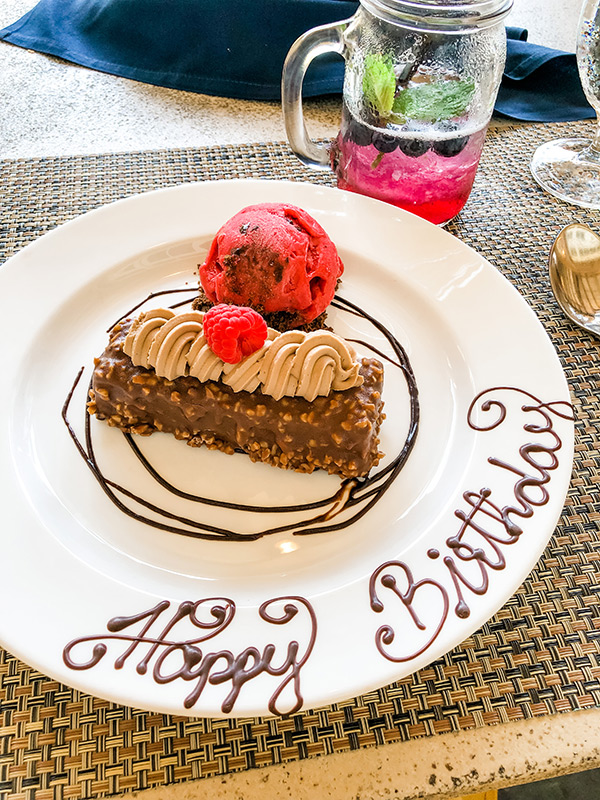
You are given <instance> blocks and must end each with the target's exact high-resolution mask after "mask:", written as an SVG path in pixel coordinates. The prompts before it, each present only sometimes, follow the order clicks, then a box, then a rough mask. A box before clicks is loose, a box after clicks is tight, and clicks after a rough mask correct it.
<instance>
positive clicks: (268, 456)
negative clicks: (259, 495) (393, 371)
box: [88, 320, 384, 478]
mask: <svg viewBox="0 0 600 800" xmlns="http://www.w3.org/2000/svg"><path fill="white" fill-rule="evenodd" d="M131 324H132V320H125V321H123V322H120V323H118V324H117V325H116V326H115V327H114V328H113V330H112V332H111V335H110V341H109V344H108V347H107V348H106V350H105V351H104V352H103V353H102V355H101V356H100V357H99V358H97V359H96V360H95V369H94V375H93V379H92V388H91V391H90V402H89V403H88V411H89V413H90V414H95V415H96V416H97V417H98V418H99V419H103V420H106V421H107V422H108V424H109V425H112V426H115V427H118V428H120V429H121V430H123V431H127V432H131V433H137V434H141V435H148V434H151V433H154V432H155V431H164V432H167V433H171V434H173V435H174V436H175V437H176V438H177V439H183V440H185V441H186V442H187V443H188V444H189V445H192V446H200V445H206V446H207V447H209V448H212V449H218V450H222V451H224V452H226V453H234V452H239V451H243V452H245V453H247V455H249V456H250V458H251V459H252V460H253V461H263V462H265V463H268V464H271V465H273V466H277V467H282V468H285V469H293V470H296V471H298V472H313V470H315V469H323V470H326V471H327V472H329V473H332V474H336V475H341V476H342V477H344V478H352V477H359V476H364V475H366V474H367V473H368V472H369V470H370V469H371V468H372V467H374V466H375V465H376V464H377V463H378V462H379V460H380V459H381V457H382V453H380V451H379V448H378V444H379V428H380V425H381V421H382V419H383V417H384V415H383V412H382V409H383V400H382V396H381V392H382V387H383V366H382V364H381V362H379V361H378V360H377V359H373V358H364V359H362V363H361V367H360V373H361V375H362V376H363V379H364V380H363V383H362V384H361V385H360V386H355V387H353V388H351V389H346V390H344V391H332V392H331V393H330V394H329V395H327V396H319V397H316V398H315V399H314V400H313V401H310V402H309V401H308V400H305V399H304V398H302V397H282V398H281V399H279V400H276V399H274V398H273V397H271V396H269V395H266V394H263V393H261V392H260V391H256V392H252V393H250V392H246V391H240V392H234V391H233V389H231V388H230V387H229V386H227V385H226V384H224V383H221V382H215V381H207V382H205V383H202V382H200V381H199V380H197V379H196V378H193V377H189V376H188V377H177V378H175V379H173V380H167V379H166V378H162V377H160V376H159V375H157V374H156V373H155V372H154V370H151V369H145V368H144V367H138V366H134V364H133V363H132V361H131V359H130V358H129V356H128V355H126V354H125V353H124V352H123V343H124V340H125V337H126V335H127V332H128V330H129V328H130V327H131Z"/></svg>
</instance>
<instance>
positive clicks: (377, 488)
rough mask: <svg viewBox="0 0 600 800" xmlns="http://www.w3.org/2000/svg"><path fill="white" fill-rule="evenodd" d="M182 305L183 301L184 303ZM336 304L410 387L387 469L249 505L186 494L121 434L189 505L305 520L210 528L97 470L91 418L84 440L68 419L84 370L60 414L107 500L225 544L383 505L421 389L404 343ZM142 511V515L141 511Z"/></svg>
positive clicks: (147, 519) (164, 526) (415, 421)
mask: <svg viewBox="0 0 600 800" xmlns="http://www.w3.org/2000/svg"><path fill="white" fill-rule="evenodd" d="M157 296H159V295H158V294H156V293H155V294H153V297H157ZM144 302H145V301H142V302H141V303H140V304H138V306H137V307H136V308H139V307H140V306H141V305H143V303H144ZM183 302H184V303H185V301H183ZM177 305H178V306H179V305H182V303H178V304H177ZM332 305H333V306H335V307H336V308H338V309H339V310H341V311H344V312H346V313H348V314H352V315H355V316H357V317H360V318H362V319H364V320H366V321H367V322H369V323H370V324H371V325H372V326H373V327H375V328H376V329H377V330H378V331H380V332H381V333H383V334H384V336H385V338H386V339H387V341H388V343H389V345H390V346H391V350H392V352H393V358H388V357H387V356H383V354H381V353H377V354H378V355H381V356H382V357H384V358H386V360H387V361H388V364H389V365H390V366H391V367H393V368H395V369H398V370H400V372H401V373H402V376H403V378H404V380H405V383H406V388H407V392H408V397H409V407H410V412H409V413H410V420H409V425H408V431H407V435H406V438H405V441H404V443H403V445H402V447H401V449H400V451H399V452H398V453H397V454H396V455H395V456H393V457H392V458H391V459H390V460H389V461H388V463H387V464H386V466H385V467H383V468H380V469H377V470H372V471H371V473H370V474H369V475H368V476H366V477H364V478H354V477H353V478H347V479H344V480H342V481H341V484H340V486H339V488H338V489H337V490H336V491H335V492H334V493H333V494H332V495H329V496H327V497H324V498H322V499H320V500H316V501H314V502H310V503H304V504H293V505H271V506H256V505H248V504H244V503H236V502H228V501H221V500H216V499H214V498H211V497H206V496H200V495H193V494H190V493H187V492H184V491H182V490H181V489H179V488H178V487H176V486H174V485H173V484H171V483H170V482H169V481H167V480H166V479H165V478H164V477H163V476H162V475H161V473H160V468H159V467H158V466H157V465H154V464H151V463H150V462H149V461H148V459H147V458H146V457H145V456H144V455H143V453H142V452H141V450H140V448H139V447H138V445H137V443H136V442H135V441H134V437H132V436H131V435H130V434H128V433H124V434H123V435H124V437H125V440H126V442H127V444H128V445H129V446H130V447H131V449H132V451H133V452H134V453H135V455H136V457H137V458H138V460H139V462H140V464H141V465H142V466H143V467H144V469H145V470H146V471H147V472H148V474H149V475H150V477H151V478H152V479H153V480H154V481H156V482H157V483H159V484H160V485H161V487H162V488H163V489H166V490H167V491H168V492H169V493H170V494H172V495H174V496H176V497H180V498H181V499H184V500H187V501H191V502H192V503H193V504H195V505H197V506H199V507H200V508H201V507H202V506H203V505H209V506H221V507H223V508H226V509H234V510H238V511H245V512H248V513H249V514H253V515H261V514H272V513H277V514H281V515H285V514H290V515H291V514H294V515H297V513H298V512H300V513H301V514H302V519H300V520H299V521H298V520H296V521H294V522H285V521H282V522H281V524H278V525H276V526H271V527H265V528H263V529H261V530H259V531H257V532H256V531H253V532H251V533H247V532H245V531H233V530H230V529H227V528H224V527H220V526H218V525H210V524H208V523H206V522H205V521H204V520H203V519H202V514H201V512H199V513H198V515H197V516H194V517H192V516H191V515H189V516H184V515H180V514H174V513H172V512H168V511H167V510H165V509H163V508H161V507H159V506H158V505H157V504H156V503H154V502H152V501H151V500H149V499H148V498H147V497H142V496H140V495H139V494H136V493H135V492H132V491H131V490H129V489H128V488H127V487H126V486H124V485H122V484H119V483H117V482H115V481H113V480H112V479H111V478H110V476H108V475H105V474H104V473H103V471H102V470H101V468H100V466H99V463H98V459H97V458H96V454H95V450H94V441H93V430H92V426H91V424H90V419H89V416H87V415H86V421H85V436H84V439H83V441H82V440H81V439H80V438H79V437H78V435H77V433H76V432H75V429H74V428H73V426H72V425H71V423H70V421H69V408H70V403H71V399H72V396H73V393H74V390H75V387H76V385H77V381H78V380H79V378H80V376H81V372H80V374H79V375H78V377H77V379H76V381H75V384H74V386H73V387H72V389H71V391H70V393H69V395H68V396H67V399H66V400H65V403H64V406H63V412H62V416H63V421H64V423H65V425H66V426H67V428H68V430H69V433H70V435H71V438H72V439H73V441H74V443H75V445H76V447H77V449H78V451H79V453H80V455H81V456H82V458H83V459H84V461H85V463H86V465H87V466H88V468H89V469H90V470H91V472H92V474H93V475H94V477H95V478H96V480H97V481H98V483H99V484H100V486H101V488H102V489H103V491H104V492H105V494H106V495H107V496H108V497H109V499H110V500H111V501H112V502H113V503H114V504H115V505H116V506H117V507H118V508H119V509H120V510H121V511H122V512H123V513H125V514H126V515H128V516H130V517H132V518H134V519H136V520H138V521H140V522H143V523H145V524H147V525H150V526H152V527H155V528H159V529H161V530H164V531H168V532H172V533H179V534H182V535H185V536H192V537H196V538H201V539H218V540H226V541H251V540H255V539H259V538H262V537H263V536H267V535H273V534H276V533H280V532H283V531H287V532H290V533H292V534H302V535H307V534H314V533H328V532H331V531H337V530H341V529H343V528H346V527H348V526H349V525H352V524H353V523H354V522H356V521H357V520H358V519H360V518H361V517H362V516H364V514H366V513H367V512H368V511H369V509H370V508H372V507H373V506H374V505H375V503H377V502H378V501H379V499H380V498H381V497H382V496H383V494H384V493H385V492H386V491H387V489H388V488H389V487H390V486H391V484H392V483H393V481H394V480H395V478H396V477H397V475H398V474H399V472H400V470H401V469H402V467H403V466H404V464H405V463H406V460H407V459H408V457H409V455H410V453H411V451H412V448H413V446H414V444H415V441H416V437H417V432H418V426H419V402H418V390H417V384H416V380H415V376H414V373H413V370H412V367H411V364H410V361H409V359H408V356H407V354H406V352H405V350H404V348H403V347H402V345H401V344H400V343H399V342H398V341H397V340H396V338H395V337H394V335H393V334H392V333H391V331H389V330H388V329H387V328H386V327H385V326H384V325H383V324H382V323H381V322H379V321H378V320H376V319H375V318H374V317H372V316H371V315H369V314H368V313H367V312H366V311H364V310H363V309H361V308H360V307H359V306H357V305H355V304H354V303H351V302H350V301H348V300H345V299H342V298H340V297H337V298H336V299H335V300H334V301H333V303H332ZM133 310H136V309H133ZM129 313H131V312H129ZM128 315H129V314H128ZM128 315H127V316H128ZM362 344H363V345H364V346H366V347H370V345H368V343H366V342H362ZM371 349H374V348H371ZM376 352H377V351H376ZM140 507H141V509H142V511H140V510H139V508H140ZM144 509H145V510H146V511H147V512H151V514H152V515H153V516H151V515H150V514H148V513H144V511H143V510H144Z"/></svg>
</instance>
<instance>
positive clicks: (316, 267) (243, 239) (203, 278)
mask: <svg viewBox="0 0 600 800" xmlns="http://www.w3.org/2000/svg"><path fill="white" fill-rule="evenodd" d="M343 271H344V266H343V264H342V262H341V260H340V257H339V255H338V252H337V250H336V247H335V245H334V244H333V242H332V241H331V239H330V238H329V236H328V235H327V233H325V231H324V230H323V228H322V227H321V225H319V223H318V222H317V221H316V220H315V219H313V217H311V216H310V214H308V213H307V212H306V211H304V210H303V209H301V208H298V207H297V206H292V205H288V204H287V203H259V204H258V205H253V206H247V207H246V208H243V209H242V210H241V211H239V212H238V213H237V214H236V215H235V216H233V217H232V218H231V219H230V220H229V221H228V222H226V223H225V224H224V225H223V226H222V228H221V229H220V230H219V231H218V233H217V235H216V236H215V238H214V240H213V242H212V245H211V248H210V251H209V253H208V256H207V258H206V261H205V262H204V263H203V264H202V265H201V266H200V282H201V284H202V288H203V289H204V291H205V293H206V296H207V297H208V299H209V300H210V301H211V302H212V303H233V304H235V305H240V306H251V307H252V308H254V309H256V310H257V311H260V312H261V313H262V312H266V313H269V314H270V313H275V312H279V311H286V312H290V313H292V314H296V315H297V316H298V318H299V319H300V320H301V321H303V322H305V323H308V322H312V320H313V319H315V318H316V317H318V316H319V314H322V313H323V311H325V309H326V308H327V306H328V305H329V303H330V302H331V300H332V299H333V295H334V292H335V287H336V284H337V280H338V278H339V277H340V275H341V274H342V272H343Z"/></svg>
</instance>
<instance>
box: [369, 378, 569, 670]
mask: <svg viewBox="0 0 600 800" xmlns="http://www.w3.org/2000/svg"><path fill="white" fill-rule="evenodd" d="M505 393H508V394H507V395H506V397H509V396H512V397H513V398H514V396H515V393H516V394H517V395H519V396H521V397H523V398H525V400H526V402H525V403H524V404H523V405H521V407H520V412H521V413H522V414H523V415H524V417H525V420H526V421H525V422H524V424H523V426H522V430H523V432H524V433H526V434H527V437H528V438H530V437H531V438H532V439H534V440H533V441H527V442H526V443H524V444H522V445H521V446H520V447H519V449H518V455H517V457H516V458H515V459H514V463H510V462H509V461H507V460H504V459H502V458H498V457H496V456H490V457H489V458H488V463H489V464H491V465H492V466H494V467H497V468H498V469H499V470H501V473H496V474H497V475H498V476H499V477H500V474H501V475H502V477H503V478H504V477H505V476H506V475H509V476H511V479H512V478H513V477H514V478H515V481H514V483H513V485H512V498H511V499H510V501H509V502H508V503H506V504H500V503H499V502H498V501H497V499H496V498H495V497H493V495H494V491H496V490H492V489H491V488H488V487H484V488H482V489H479V490H477V491H473V490H469V491H465V492H464V493H463V495H462V499H463V502H464V507H462V508H458V509H456V510H455V511H454V515H455V517H456V518H457V519H458V521H459V525H458V528H457V530H456V533H455V534H454V535H452V536H450V537H448V538H447V539H446V541H445V544H446V547H447V548H448V552H447V553H446V554H445V555H444V556H443V558H442V561H441V563H442V564H443V569H442V570H441V575H442V577H441V578H440V570H437V571H436V577H435V578H433V577H428V576H426V577H419V578H415V577H414V575H413V572H412V570H411V568H410V567H409V565H408V564H406V563H404V562H403V561H399V560H392V561H386V562H385V563H384V564H381V565H380V566H379V567H378V568H377V569H376V570H375V571H374V572H373V574H372V575H371V579H370V583H369V593H370V604H371V609H372V610H373V611H375V612H376V613H381V612H383V611H384V609H385V605H384V603H383V601H382V599H381V597H380V595H382V596H383V592H382V591H381V589H384V590H387V592H386V594H385V597H387V598H388V599H389V600H391V601H392V602H393V603H394V606H393V612H392V613H393V614H394V615H395V616H394V625H392V624H389V623H388V624H386V625H382V626H381V627H380V628H379V629H378V630H377V631H376V634H375V644H376V647H377V649H378V651H379V653H380V654H381V655H382V656H383V657H384V658H386V659H388V660H390V661H394V662H404V661H410V660H412V659H413V658H416V657H417V656H419V655H421V654H422V653H424V652H425V651H426V650H427V649H428V648H429V647H431V645H432V644H433V643H434V642H435V640H436V639H437V637H438V636H439V634H440V632H441V631H442V629H443V627H444V625H445V623H446V621H447V619H448V617H449V615H450V611H451V606H452V604H454V605H453V609H452V610H453V612H454V614H455V615H456V616H457V617H458V618H460V619H467V618H468V617H469V616H470V614H471V608H470V606H469V604H468V602H467V599H466V597H465V593H466V592H470V593H472V594H473V595H475V596H482V595H485V594H486V592H487V591H488V589H489V587H490V579H491V577H492V575H493V573H494V572H498V571H501V570H504V569H505V568H506V565H507V560H506V555H505V550H506V548H508V547H510V545H513V544H515V543H516V542H517V541H519V539H520V538H521V536H522V535H523V533H524V529H523V527H522V525H521V521H522V520H525V519H528V518H530V517H532V516H533V515H534V513H535V511H536V509H537V508H538V507H540V506H543V505H546V503H548V500H549V498H550V494H549V490H548V484H549V482H550V480H551V477H552V473H553V471H554V470H556V469H557V467H558V466H559V458H558V453H559V451H560V450H561V448H562V446H563V442H562V439H561V437H560V436H559V435H558V433H557V431H556V423H557V421H558V420H567V421H572V420H573V410H572V407H571V406H570V404H569V403H566V402H563V401H560V402H554V403H544V402H542V401H541V400H539V399H538V398H537V397H535V396H534V395H532V394H530V393H529V392H526V391H524V390H522V389H517V388H514V387H509V386H499V387H495V388H493V389H488V390H486V391H484V392H481V393H480V394H478V395H477V397H475V399H474V400H473V402H472V403H471V406H470V407H469V410H468V414H467V423H468V425H469V427H470V428H471V429H472V430H475V431H482V432H488V431H492V430H495V429H496V428H498V427H499V426H501V425H502V423H503V422H504V421H505V420H506V419H507V416H508V407H507V405H508V404H507V400H506V399H503V400H501V399H500V398H501V397H504V394H505ZM476 412H479V413H480V414H481V416H483V417H484V418H485V419H486V423H485V424H481V423H478V422H476V421H475V417H476ZM488 420H489V421H488ZM504 482H505V481H500V483H501V484H503V483H504ZM496 493H497V494H498V493H499V492H497V491H496ZM441 555H442V554H441V552H440V551H439V550H438V549H437V548H429V549H428V550H427V557H428V558H429V559H431V560H432V561H437V560H438V559H439V558H440V556H441ZM398 602H399V603H400V605H397V603H398ZM419 610H420V611H421V614H419ZM425 610H426V613H427V617H428V619H429V620H430V622H429V623H428V624H426V623H424V622H423V621H422V616H423V615H424V612H425ZM431 620H432V621H431ZM407 641H408V642H411V643H412V644H411V647H410V649H409V651H408V652H403V651H402V646H403V643H405V642H407Z"/></svg>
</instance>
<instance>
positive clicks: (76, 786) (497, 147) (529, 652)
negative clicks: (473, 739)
mask: <svg viewBox="0 0 600 800" xmlns="http://www.w3.org/2000/svg"><path fill="white" fill-rule="evenodd" d="M590 130H591V125H590V124H588V123H577V124H569V125H568V126H566V125H537V126H523V127H518V128H517V127H511V128H503V129H501V130H497V131H495V132H493V133H490V135H489V139H488V142H487V144H486V149H485V153H484V158H483V160H482V163H481V167H480V170H479V173H478V176H477V180H476V183H475V188H474V191H473V194H472V196H471V199H470V201H469V203H468V205H467V207H466V208H465V210H464V211H463V213H462V214H461V215H460V218H459V219H457V220H455V221H454V222H453V223H451V224H450V225H449V227H448V229H449V230H450V231H451V232H452V233H453V234H455V235H457V236H458V237H460V238H461V239H463V240H464V241H465V242H467V243H468V244H470V245H472V246H473V247H475V248H476V249H477V250H479V251H480V252H481V253H483V254H484V255H485V256H486V257H487V258H488V259H489V260H490V261H491V262H492V264H494V265H495V266H497V267H498V268H499V269H500V270H501V271H502V273H503V274H504V275H505V276H506V277H507V278H508V279H509V280H510V281H511V282H512V283H513V284H514V285H515V286H516V287H517V288H518V289H519V291H520V292H521V293H522V294H523V296H524V297H525V298H526V299H527V301H528V302H529V303H530V304H531V306H532V307H533V308H534V310H535V312H536V313H537V314H538V316H539V317H540V319H541V321H542V323H543V324H544V326H545V327H546V329H547V331H548V332H549V334H550V336H551V337H552V339H553V341H554V344H555V346H556V348H557V350H558V354H559V357H560V359H561V362H562V364H563V366H564V369H565V371H566V374H567V377H568V380H569V384H570V388H571V392H572V396H573V401H574V405H575V412H576V453H575V470H574V477H573V482H572V487H571V490H570V493H569V496H568V500H567V504H566V507H565V510H564V514H563V516H562V519H561V521H560V524H559V526H558V528H557V530H556V532H555V535H554V537H553V538H552V540H551V542H550V544H549V546H548V547H547V549H546V552H545V554H544V556H543V558H542V559H541V561H540V562H539V563H538V565H537V566H536V568H535V569H534V570H533V572H532V573H531V575H530V577H529V578H528V579H527V581H526V582H525V583H524V585H523V586H522V587H521V588H520V589H519V591H518V592H517V593H516V594H515V595H514V597H512V598H511V599H510V600H509V602H508V603H507V604H506V605H505V606H504V607H503V608H502V609H501V611H500V612H499V613H498V614H497V615H496V616H495V617H494V618H493V619H492V620H490V621H489V622H488V623H487V624H486V625H484V626H483V628H481V629H480V630H479V631H478V632H477V633H475V634H474V635H473V636H471V637H470V638H469V639H467V640H466V641H465V642H463V644H462V645H461V646H460V647H458V648H456V649H455V650H453V651H452V652H450V653H448V654H447V655H446V656H445V657H444V658H441V659H439V660H438V661H436V662H434V663H433V664H431V665H430V666H429V667H428V668H426V669H423V670H421V671H420V672H417V673H416V674H414V675H412V676H410V677H408V678H406V679H405V680H402V681H400V682H398V683H395V684H393V685H391V686H387V687H384V688H382V689H380V690H379V691H375V692H372V693H370V694H368V695H365V696H362V697H359V698H355V699H350V700H348V701H347V702H344V703H339V704H337V705H335V706H331V707H328V708H323V709H318V710H316V711H308V712H306V713H300V714H297V715H294V716H292V717H289V718H275V719H264V720H263V719H235V720H227V719H226V720H213V719H203V718H196V719H194V718H192V719H188V718H184V717H175V716H166V715H161V714H155V713H149V712H146V711H141V710H137V709H131V708H126V707H122V706H119V705H115V704H111V703H108V702H106V701H104V700H100V699H97V698H94V697H90V696H87V695H84V694H82V693H80V692H77V691H74V690H73V689H70V688H68V687H66V686H63V685H61V684H59V683H57V682H56V681H53V680H51V679H50V678H47V677H46V676H44V675H41V674H40V673H38V672H36V671H35V670H34V669H31V668H30V667H28V666H26V665H25V664H23V663H21V662H20V661H18V660H17V659H15V658H14V657H13V656H11V655H10V654H9V653H6V652H2V651H0V712H1V727H0V743H1V745H0V793H2V795H3V796H5V797H9V798H33V797H35V798H36V800H45V798H93V797H101V796H105V795H109V794H114V793H117V792H126V791H130V790H136V789H144V788H147V787H152V786H160V785H165V784H172V783H174V782H178V781H185V780H189V779H195V778H201V777H204V776H210V775H216V774H225V773H228V772H233V771H236V770H244V769H249V768H253V767H259V766H264V765H269V764H276V763H280V762H282V761H287V760H293V759H302V758H308V757H310V756H320V755H326V754H328V753H333V752H339V751H344V750H351V749H356V748H363V747H370V746H374V745H384V744H385V743H387V742H394V741H398V740H405V739H410V738H414V737H418V736H433V735H437V734H440V733H444V732H448V731H456V730H460V729H466V728H473V727H480V726H485V725H490V724H494V723H504V722H508V721H511V720H520V719H524V718H529V717H532V716H537V715H547V714H557V713H559V712H569V711H574V710H577V709H583V708H590V707H593V706H600V549H599V542H600V531H599V519H600V512H599V509H600V502H599V501H600V498H599V487H598V482H599V476H600V449H599V448H600V399H599V397H600V342H597V341H596V340H594V339H592V337H590V336H587V335H586V334H584V333H582V332H580V331H578V330H577V329H576V328H575V327H574V326H572V325H571V324H570V323H568V322H567V321H566V320H565V319H564V317H563V316H562V314H561V313H560V311H559V309H558V306H557V305H556V303H555V301H554V299H553V297H552V295H551V292H550V288H549V283H548V280H547V274H546V263H547V254H548V250H549V247H550V244H551V242H552V240H553V238H554V236H555V235H556V233H557V232H558V231H559V230H560V228H561V227H562V226H563V225H565V224H567V223H569V222H573V221H582V222H588V223H590V224H591V225H592V227H595V228H596V229H598V227H600V216H599V215H598V213H597V212H587V211H584V210H579V209H576V208H573V207H571V206H567V205H565V204H563V203H561V202H559V201H557V200H554V199H553V198H552V197H548V196H546V195H545V194H543V193H542V192H541V190H540V189H538V188H537V186H536V185H535V184H534V182H533V180H532V179H531V177H530V175H529V169H528V164H529V159H530V156H531V154H532V152H533V150H534V149H535V147H536V146H537V145H538V144H540V143H542V142H543V141H545V140H547V139H549V138H553V137H555V136H557V135H561V136H562V135H568V134H569V133H587V132H589V131H590ZM224 178H282V179H291V180H304V181H313V182H317V183H324V184H327V183H330V182H331V179H330V177H329V175H327V174H321V173H316V172H312V171H310V170H308V169H306V168H304V167H302V166H301V165H300V164H299V163H298V161H297V160H296V159H295V158H294V157H293V156H292V155H291V153H290V152H289V150H288V148H287V146H285V145H283V144H277V143H275V144H256V145H244V146H238V147H234V146H228V147H213V148H203V149H180V150H169V151H158V152H141V153H119V154H110V155H98V156H81V157H72V158H43V159H24V160H15V161H2V162H0V180H1V184H0V185H1V195H0V197H1V201H0V202H1V205H0V208H1V218H0V261H4V259H5V258H8V257H9V256H11V255H12V254H13V253H15V252H16V251H17V250H19V249H20V248H22V247H23V246H24V245H26V244H28V243H29V242H31V241H32V240H34V239H35V238H37V237H39V236H41V235H42V234H43V233H45V232H46V231H48V230H50V229H51V228H53V227H55V226H56V225H58V224H60V223H62V222H65V221H66V220H68V219H71V218H72V217H75V216H77V215H79V214H81V213H83V212H85V211H89V210H91V209H93V208H95V207H97V206H99V205H102V204H104V203H108V202H111V201H113V200H117V199H119V198H121V197H125V196H127V195H131V194H134V193H137V192H142V191H147V190H150V189H156V188H159V187H165V186H171V185H175V184H178V183H181V182H186V181H199V180H218V179H224Z"/></svg>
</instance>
